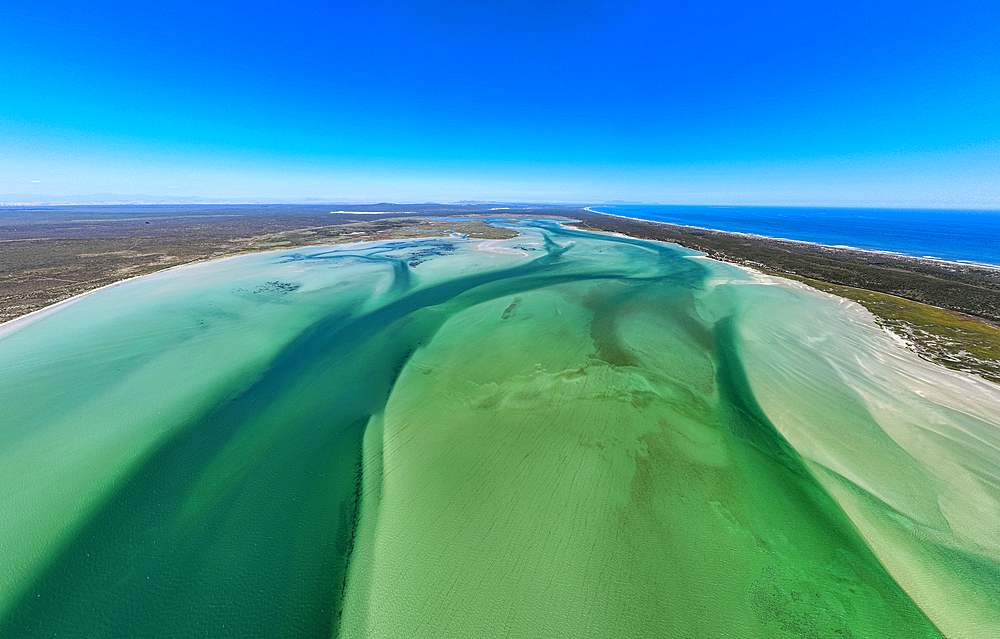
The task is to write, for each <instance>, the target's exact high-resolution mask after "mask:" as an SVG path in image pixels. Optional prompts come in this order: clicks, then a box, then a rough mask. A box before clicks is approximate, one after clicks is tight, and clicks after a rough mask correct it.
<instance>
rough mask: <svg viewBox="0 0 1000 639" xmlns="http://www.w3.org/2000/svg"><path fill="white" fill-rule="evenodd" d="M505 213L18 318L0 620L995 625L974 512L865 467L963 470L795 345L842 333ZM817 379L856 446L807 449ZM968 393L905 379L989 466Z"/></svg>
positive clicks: (12, 348) (817, 301)
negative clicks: (481, 236) (960, 595)
mask: <svg viewBox="0 0 1000 639" xmlns="http://www.w3.org/2000/svg"><path fill="white" fill-rule="evenodd" d="M515 224H516V225H517V226H518V227H519V228H520V229H521V230H522V232H523V235H522V237H520V238H516V239H514V240H507V241H502V242H489V243H485V244H484V243H481V242H478V241H472V240H464V239H457V238H449V239H428V240H419V241H397V242H382V243H372V244H363V245H353V246H342V247H316V248H310V249H302V250H294V251H280V252H274V253H266V254H257V255H251V256H243V257H239V258H233V259H229V260H222V261H219V262H214V263H210V264H205V265H200V266H198V267H194V268H188V269H177V270H174V271H168V272H165V273H161V274H158V275H155V276H151V277H148V278H142V279H140V280H135V281H132V282H128V283H124V284H122V285H119V286H116V287H113V288H110V289H106V290H103V291H100V292H98V293H95V294H93V295H90V296H87V297H84V298H82V299H80V300H78V301H77V302H75V303H73V304H71V305H68V306H66V307H64V308H61V309H58V310H56V311H55V312H53V313H51V314H49V315H46V316H44V317H40V318H37V319H34V320H33V321H22V322H21V323H19V324H14V325H11V326H9V327H8V328H7V330H6V333H5V334H0V407H2V408H3V413H2V416H0V419H2V423H0V428H2V430H0V487H2V489H0V549H2V552H3V555H4V556H5V558H6V560H5V562H4V565H3V566H0V636H4V637H7V636H10V637H34V636H52V635H57V636H79V637H84V636H86V637H92V636H105V637H134V636H150V637H172V636H177V637H192V636H205V637H208V636H211V637H224V636H233V637H237V636H238V637H245V636H302V637H331V636H344V637H388V636H399V637H414V636H428V637H431V636H433V637H444V636H455V637H470V636H484V637H485V636H566V637H570V636H573V637H577V636H594V637H604V636H676V637H687V636H697V637H712V636H718V637H737V636H739V637H745V636H759V637H882V636H886V637H888V636H907V637H923V636H927V637H931V636H941V633H940V631H939V629H938V628H942V627H947V628H949V630H950V633H949V636H976V632H977V631H978V630H982V629H983V625H982V624H983V623H988V620H989V619H990V618H991V616H992V615H995V614H996V613H997V610H998V602H997V594H996V592H995V591H994V592H989V591H988V589H986V590H984V591H983V592H982V593H981V595H979V596H976V597H969V598H966V600H965V601H963V603H962V605H963V606H964V608H963V611H964V612H963V615H962V618H963V619H974V622H965V623H962V622H960V621H961V620H959V622H952V621H950V619H952V618H953V617H954V615H951V616H950V617H949V614H948V612H947V610H946V608H947V606H943V605H942V604H941V602H942V601H943V600H945V599H947V597H949V593H950V592H951V590H950V589H954V588H957V587H961V586H962V585H965V586H970V585H971V587H972V589H978V590H983V588H982V587H981V586H982V584H983V583H986V582H988V580H989V579H990V578H991V577H990V576H991V575H995V574H996V571H997V566H998V563H997V561H996V558H997V556H998V554H997V553H996V552H995V548H994V547H993V546H992V545H991V540H995V537H994V531H993V530H992V529H991V526H992V524H991V523H990V522H989V521H988V517H987V516H986V515H985V514H984V515H981V516H979V517H977V516H975V515H964V516H963V517H964V518H962V519H959V518H956V517H955V516H954V515H952V514H951V513H950V511H949V512H947V513H945V514H942V513H941V512H940V509H939V510H937V511H934V513H933V514H928V513H930V512H931V509H930V508H929V506H926V505H925V504H924V503H923V501H921V500H924V501H926V499H929V497H927V496H926V495H925V494H924V493H923V492H921V494H920V495H915V494H903V493H902V492H900V491H901V490H902V489H900V490H897V491H896V492H892V490H891V488H892V487H891V485H890V484H891V482H888V483H886V482H882V483H880V482H879V481H878V477H879V473H884V474H887V475H891V476H896V475H897V474H898V473H902V475H901V476H903V477H909V478H913V477H918V478H919V479H920V480H921V481H923V482H924V484H922V485H921V491H924V490H936V491H937V494H938V495H944V496H946V497H947V496H949V495H953V493H954V494H958V492H959V489H958V488H954V490H951V492H949V491H948V490H946V488H948V487H947V486H944V484H943V483H942V480H940V479H939V478H937V475H935V472H936V471H935V470H934V468H933V465H934V464H933V459H916V460H914V457H913V456H912V455H903V454H899V453H898V452H897V451H896V449H893V448H892V445H896V446H897V448H898V447H899V445H897V444H895V442H896V441H897V440H899V441H902V439H903V436H902V435H900V433H901V432H911V431H914V432H917V431H919V432H924V430H926V429H924V430H921V429H922V428H923V426H922V424H920V423H912V424H910V425H909V426H908V427H907V426H906V425H905V424H902V425H901V424H897V423H890V420H888V418H887V417H886V416H885V414H883V413H884V412H885V411H883V410H882V408H881V405H880V404H878V403H877V402H875V401H872V400H863V399H858V397H859V393H860V392H861V391H860V390H858V388H859V387H861V386H864V383H863V380H865V379H867V378H866V377H865V372H864V371H870V370H871V368H870V367H869V368H864V362H862V367H861V368H858V364H857V362H858V360H857V358H854V359H853V360H851V358H850V357H848V356H847V355H845V354H844V353H846V352H847V351H845V350H844V349H837V350H836V352H838V353H840V354H841V355H842V356H843V357H844V358H845V362H846V363H845V362H840V363H839V364H838V363H837V362H833V363H831V362H830V361H828V360H829V358H826V359H824V357H821V356H820V355H819V354H817V353H818V351H816V349H815V345H814V344H812V343H811V342H810V339H813V338H815V335H799V334H796V333H795V330H796V327H795V324H796V322H799V324H809V322H812V324H809V325H810V326H812V327H813V328H812V330H813V331H814V332H815V331H820V332H824V331H825V332H824V335H826V334H833V333H836V332H837V331H839V332H840V333H837V335H839V337H837V339H841V340H842V341H843V342H844V344H846V345H847V347H850V348H856V349H857V350H858V352H861V353H871V352H872V345H871V344H869V343H867V342H865V340H866V339H876V340H877V339H878V338H877V337H873V336H872V335H874V333H872V334H869V333H866V332H865V331H866V330H868V328H866V326H865V325H861V324H857V321H856V318H854V319H852V316H850V314H849V313H844V314H843V315H844V316H843V317H841V314H840V309H839V308H838V307H837V305H836V303H835V302H833V301H831V300H829V299H828V298H825V297H822V296H819V295H817V294H814V293H808V292H803V291H798V290H791V289H781V292H780V294H779V293H776V290H777V287H775V286H772V285H768V284H764V283H760V282H757V281H755V280H754V278H753V277H752V276H750V275H748V274H746V273H744V272H742V271H739V270H737V269H734V268H731V267H727V266H724V265H720V264H717V263H713V262H710V261H707V260H704V259H702V258H698V257H695V256H693V254H691V253H689V252H686V251H684V250H681V249H678V248H676V247H671V246H668V245H662V244H657V243H651V242H643V241H639V240H632V239H627V238H617V237H609V236H600V235H594V234H587V233H583V232H578V231H575V230H570V229H566V228H562V227H560V226H558V225H555V224H553V223H548V222H541V221H532V222H524V223H515ZM775 296H777V297H776V298H775ZM817 308H819V309H821V310H820V311H815V310H814V309H817ZM762 309H763V311H762ZM768 309H771V311H773V312H771V313H769V312H767V311H768ZM810 312H813V313H814V314H815V315H816V317H818V318H819V319H816V318H812V319H809V320H808V322H807V321H806V320H801V321H799V319H800V318H798V316H796V315H795V313H800V314H801V313H806V314H808V313H810ZM810 317H812V316H810ZM845 318H846V319H845ZM852 322H854V323H852ZM772 324H773V327H772V326H770V325H772ZM786 324H790V325H792V326H791V327H790V328H782V327H784V326H785V325H786ZM817 327H819V328H817ZM772 328H773V330H772ZM800 328H801V327H800ZM841 333H842V335H841ZM858 335H862V336H863V338H859V337H857V336H858ZM768 339H772V340H784V341H783V342H782V344H781V345H780V346H778V347H774V349H778V350H774V349H771V347H770V346H768V347H767V348H765V347H764V346H762V345H763V344H764V343H765V342H766V341H767V340H768ZM852 340H853V341H852ZM878 346H879V347H880V348H886V349H889V350H888V351H887V352H892V353H895V351H893V350H892V348H893V347H894V345H893V344H891V343H886V344H881V343H879V344H878ZM847 347H845V348H847ZM779 350H780V352H779ZM847 350H849V348H847ZM795 358H799V359H801V360H802V361H799V360H796V359H795ZM884 359H885V358H884V357H883V358H882V360H884ZM882 360H880V361H882ZM809 361H812V362H813V363H814V365H815V369H816V370H815V371H810V370H809V369H808V367H809V364H808V362H809ZM850 361H854V362H855V363H854V364H850ZM803 362H806V363H803ZM904 365H905V366H909V365H910V363H909V360H906V361H904V362H902V363H901V364H900V363H896V365H894V366H892V367H890V368H892V370H896V369H903V368H905V366H904ZM838 366H839V368H838ZM850 366H854V367H855V368H853V369H850V370H849V371H847V369H848V368H849V367H850ZM886 366H889V365H888V364H886ZM772 369H773V370H772ZM761 371H766V372H767V374H762V372H761ZM845 371H847V372H848V373H850V374H851V375H854V376H855V377H854V378H852V377H851V375H849V374H847V373H845ZM858 371H861V372H858ZM908 379H909V378H907V379H902V380H900V379H889V378H888V377H885V376H884V375H880V376H875V378H874V379H873V381H872V382H871V385H872V386H873V387H877V389H879V390H878V392H879V393H885V394H887V395H888V396H893V397H897V398H898V397H899V396H900V392H898V388H908V387H907V386H906V385H907V384H911V381H912V380H910V381H907V380H908ZM859 380H860V381H859ZM894 385H895V386H894ZM911 385H912V384H911ZM824 388H829V389H830V394H829V397H839V396H842V397H843V398H845V399H843V400H842V401H838V402H834V403H835V404H839V405H842V406H843V411H842V417H841V421H842V422H844V424H845V425H842V426H838V427H839V428H841V430H843V431H844V433H841V435H844V434H845V433H847V435H849V436H850V437H856V438H857V441H863V440H864V439H863V438H867V439H868V440H871V441H879V442H890V443H883V444H881V446H882V448H881V449H878V451H879V454H880V455H882V456H881V457H879V456H878V455H870V456H868V457H867V461H865V459H864V457H865V456H864V455H859V454H858V452H857V450H855V448H852V447H851V446H848V445H846V444H844V442H845V441H848V440H847V439H846V438H845V437H841V439H839V440H837V441H839V442H840V446H839V447H837V446H834V445H833V444H832V443H830V442H825V444H824V445H823V446H820V445H819V444H817V437H818V438H819V439H822V438H823V437H824V436H825V435H810V433H812V431H811V430H810V428H811V427H810V424H815V425H816V427H817V428H824V429H826V430H825V431H824V432H827V431H828V429H829V425H828V424H827V422H829V421H831V419H833V420H834V421H836V420H837V418H836V415H837V414H838V413H837V411H838V409H837V406H836V405H835V406H833V407H831V408H829V410H825V411H824V412H823V413H822V414H819V415H812V414H809V411H808V407H809V406H815V405H818V404H817V403H816V402H804V401H803V398H805V397H807V396H808V395H809V393H819V394H820V395H823V391H822V389H824ZM894 388H895V389H897V392H896V394H895V395H893V389H894ZM818 389H819V390H818ZM907 392H908V393H910V395H913V393H915V392H916V391H914V390H913V389H909V390H907ZM978 392H981V393H982V394H983V397H985V399H983V400H982V402H980V403H981V404H982V406H984V407H985V408H982V409H981V411H980V413H977V415H976V417H975V418H976V419H978V420H979V421H978V422H976V424H978V426H977V425H975V424H974V425H970V424H969V423H966V422H965V421H963V420H964V419H966V417H967V416H968V411H965V412H961V411H958V413H956V410H957V409H956V408H955V407H954V401H952V400H953V398H952V397H951V396H948V397H940V398H936V399H935V398H928V397H927V393H923V394H917V395H913V397H917V398H919V399H920V401H923V402H930V403H931V404H933V406H935V407H937V410H938V411H939V413H940V415H942V416H941V417H940V419H936V421H935V424H936V428H937V431H936V432H943V431H942V429H944V430H947V428H948V425H949V424H952V425H953V429H954V431H955V432H966V431H967V430H968V429H969V428H973V427H975V428H979V429H980V430H981V431H982V432H979V433H978V437H979V439H978V441H985V442H986V444H984V447H983V448H982V449H980V450H979V451H978V452H977V451H975V450H973V451H971V452H969V451H966V452H964V453H963V452H962V451H961V450H957V449H949V450H953V453H954V455H955V456H956V459H958V458H962V457H961V455H963V454H964V455H966V457H964V458H962V459H966V458H972V457H976V455H978V456H979V457H976V459H978V460H979V461H977V462H976V463H979V464H981V465H983V466H984V467H988V462H989V461H990V460H991V459H992V457H991V455H993V454H994V453H995V451H993V449H992V448H990V446H992V441H993V440H992V439H990V437H993V436H994V435H993V431H992V430H990V429H991V428H994V429H995V427H996V424H997V423H1000V422H996V421H992V420H993V419H994V417H995V412H990V411H991V408H990V407H991V406H992V402H993V401H994V396H993V395H990V393H991V392H994V391H993V390H991V388H989V387H984V388H983V389H980V390H979V391H978ZM838 394H839V395H838ZM907 396H909V395H907ZM916 401H917V400H916V399H915V400H914V402H916ZM918 404H919V402H918V403H917V404H914V405H913V406H912V407H911V406H910V405H907V406H906V407H903V408H900V409H899V410H903V411H904V412H905V410H912V411H913V413H914V414H917V413H918V412H920V411H923V410H924V409H925V408H926V406H923V407H922V405H918ZM897 408H898V407H897ZM899 410H897V411H895V412H893V411H888V412H889V413H892V414H893V415H898V414H899ZM829 411H833V414H834V417H830V415H829ZM948 411H951V413H949V412H948ZM952 413H956V414H959V413H960V415H965V416H966V417H955V416H954V415H953V414H952ZM949 415H951V416H950V417H949ZM915 419H918V418H915ZM949 419H950V420H951V421H950V422H949V421H948V420H949ZM810 420H811V421H810ZM906 428H909V429H910V431H906ZM851 429H853V430H851ZM847 431H850V432H849V433H848V432H847ZM948 432H950V431H948ZM984 433H985V434H984ZM880 438H881V439H880ZM890 444H891V445H890ZM956 450H957V452H955V451H956ZM983 450H986V451H987V452H986V453H983V452H982V451H983ZM979 458H982V459H979ZM887 464H888V465H889V466H888V467H887ZM963 468H964V471H959V472H965V473H966V476H972V477H974V478H975V479H972V480H969V481H975V482H978V483H977V484H976V486H977V487H978V488H979V490H980V497H982V495H983V494H985V495H986V497H987V498H990V499H994V498H995V497H996V490H995V489H996V485H995V484H992V483H991V482H990V481H989V479H988V478H987V479H986V480H983V478H982V472H986V471H983V470H982V468H979V467H976V466H975V464H973V463H971V462H970V463H967V464H965V466H964V467H963ZM896 469H898V473H897V470H896ZM977 470H978V471H979V474H976V473H975V472H974V471H977ZM866 473H867V474H866ZM939 474H942V475H943V476H947V477H949V478H952V479H950V480H949V481H951V482H952V483H951V484H950V485H951V486H957V485H958V483H959V481H960V480H958V479H954V477H955V475H956V471H955V470H954V468H953V467H952V466H949V467H948V468H947V469H946V470H945V471H941V473H939ZM866 482H867V483H866ZM897 483H899V484H900V485H902V484H903V483H905V482H904V481H903V480H897ZM876 486H878V487H879V488H883V487H887V488H884V490H882V491H881V492H880V490H878V489H876ZM887 491H888V492H887ZM983 491H985V493H984V492H983ZM991 491H992V492H991ZM890 492H891V493H892V494H891V495H890V494H889V493H890ZM904 492H905V491H904ZM893 500H895V501H893ZM963 512H964V511H963ZM901 513H902V514H903V515H906V516H907V517H909V516H911V515H912V516H913V517H923V518H924V519H921V520H919V522H918V523H919V524H920V525H922V526H924V527H925V528H927V530H932V529H933V530H936V531H938V534H937V536H934V537H933V538H930V537H928V535H927V534H925V532H924V530H923V529H919V530H918V529H917V528H914V525H910V523H912V522H913V521H915V520H914V519H912V518H911V519H905V518H904V519H901V518H900V517H901ZM933 517H937V518H938V519H933ZM907 522H910V523H907ZM908 526H909V527H908ZM935 526H936V527H935ZM897 537H899V538H901V539H902V540H903V541H900V542H899V543H893V544H888V543H885V540H886V539H895V538H897ZM892 548H903V549H904V550H902V551H898V552H894V551H892V550H891V549H892ZM887 549H889V550H887ZM966 613H968V614H966ZM969 615H971V616H969ZM977 615H978V616H977ZM983 620H985V621H983ZM951 630H953V632H951ZM981 636H987V635H981Z"/></svg>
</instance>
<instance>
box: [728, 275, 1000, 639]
mask: <svg viewBox="0 0 1000 639" xmlns="http://www.w3.org/2000/svg"><path fill="white" fill-rule="evenodd" d="M770 283H771V284H772V286H770V287H769V288H767V289H766V291H765V293H766V294H764V295H761V294H760V293H758V292H756V291H754V292H752V293H751V294H749V295H746V294H744V290H743V289H742V288H740V287H739V286H733V287H732V288H733V290H734V291H735V295H734V296H735V297H736V298H738V299H739V302H738V306H739V308H740V310H739V311H738V312H739V316H740V323H739V326H740V335H741V351H742V352H743V355H744V359H745V361H746V362H747V371H748V376H749V378H750V380H751V383H752V387H753V390H754V393H755V395H756V396H757V398H758V401H759V402H760V403H761V405H762V406H763V408H764V410H765V411H766V412H767V413H768V415H769V417H770V418H771V420H772V421H773V422H774V424H775V425H776V426H777V428H778V429H779V430H780V431H781V432H782V434H783V435H784V436H785V437H786V438H787V439H788V441H789V442H790V443H791V444H792V445H793V446H794V447H795V448H796V450H798V451H799V452H800V453H801V454H802V455H803V456H804V457H805V458H806V459H808V460H809V461H810V463H811V466H812V467H813V468H814V469H815V471H816V476H817V477H818V478H819V479H820V481H821V482H822V483H823V484H824V485H825V486H826V487H827V488H828V489H829V490H830V491H831V493H832V494H833V495H834V496H835V497H836V498H837V499H838V501H839V502H840V503H841V504H842V505H843V507H844V508H845V510H847V512H848V513H849V514H850V515H851V517H852V519H854V520H855V522H856V523H857V525H858V526H859V528H860V530H861V531H862V533H864V534H865V536H866V538H867V539H868V541H869V543H871V544H872V546H873V547H874V548H875V550H876V552H877V553H878V555H879V557H880V558H881V559H882V560H883V561H884V562H885V563H886V565H887V567H888V568H889V570H890V572H892V573H893V574H894V575H895V576H896V578H897V579H898V580H899V581H900V583H901V584H902V585H903V586H904V587H905V588H906V589H907V591H908V592H909V593H910V594H911V596H912V597H913V598H914V599H915V600H916V601H917V603H918V604H919V605H920V606H921V607H922V608H923V609H924V610H925V611H926V612H927V614H928V615H929V616H930V617H931V619H932V620H934V621H935V623H936V624H937V625H938V626H939V627H940V628H941V629H942V630H944V631H945V632H946V634H948V636H954V637H983V636H989V634H990V633H991V632H992V631H994V630H995V629H996V627H997V623H998V620H1000V587H998V586H997V584H998V583H1000V524H998V523H997V518H996V514H997V513H1000V470H998V469H1000V387H998V386H997V385H995V384H991V383H990V382H986V381H983V380H981V379H979V378H976V377H972V376H969V375H964V374H958V373H955V372H953V371H949V370H947V369H944V368H941V367H939V366H935V365H934V364H931V363H929V362H926V361H924V360H921V359H919V358H918V357H916V356H915V355H913V354H912V353H910V352H909V351H907V350H905V349H904V348H902V347H901V346H900V345H899V344H898V341H896V340H894V339H892V337H891V336H890V335H888V334H887V333H886V332H885V331H882V330H881V329H880V328H879V327H878V326H877V325H875V323H874V321H873V320H872V318H871V316H870V315H868V313H867V312H866V311H864V309H862V308H860V307H859V306H857V305H854V304H850V303H845V302H844V301H843V300H840V299H838V298H832V297H829V296H826V295H824V294H821V293H817V292H813V291H810V290H803V289H802V287H800V286H798V285H795V284H791V283H787V282H785V281H784V280H778V279H776V278H773V279H770ZM776 315H777V316H781V317H782V318H786V319H787V321H782V322H781V323H780V324H776V323H775V322H774V321H773V318H774V317H775V316H776ZM942 595H944V596H942Z"/></svg>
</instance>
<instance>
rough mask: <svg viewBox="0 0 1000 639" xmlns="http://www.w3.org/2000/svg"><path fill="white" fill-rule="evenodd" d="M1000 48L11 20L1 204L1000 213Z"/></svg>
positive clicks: (563, 6) (905, 9) (650, 22)
mask: <svg viewBox="0 0 1000 639" xmlns="http://www.w3.org/2000/svg"><path fill="white" fill-rule="evenodd" d="M132 5H134V6H132ZM139 5H142V6H139ZM998 33H1000V8H998V7H997V6H996V3H995V0H992V1H991V2H986V1H982V2H980V1H970V2H963V1H962V0H958V1H957V2H952V3H949V4H947V5H945V3H941V2H920V1H919V0H918V1H911V2H897V1H894V0H890V1H885V2H854V1H852V0H843V1H839V2H832V1H831V2H825V1H824V2H812V3H808V2H801V1H800V2H784V1H780V2H768V1H767V0H764V1H762V2H756V3H747V2H742V3H734V2H723V1H712V0H708V1H703V2H698V3H691V2H683V3H682V2H670V1H660V2H652V1H646V0H619V1H618V2H614V3H610V2H603V1H598V0H578V1H577V2H572V3H571V2H564V1H549V2H546V1H544V0H534V1H528V0H505V1H504V0H495V1H493V2H490V3H475V2H468V1H466V2H458V1H457V0H438V1H436V2H429V1H423V0H417V1H410V2H407V1H403V0H372V1H369V2H357V3H343V2H337V1H332V2H323V3H318V2H317V3H300V2H294V1H289V0H285V1H282V2H254V1H250V2H243V3H239V4H237V3H232V4H229V3H217V4H215V5H212V4H211V3H208V4H206V3H194V2H187V1H181V0H166V1H164V2H161V3H159V4H156V5H152V4H147V3H121V2H117V1H116V2H107V1H105V0H95V1H93V2H89V3H79V2H65V3H59V2H45V1H44V0H43V1H41V2H38V1H35V2H26V1H23V0H7V1H6V2H4V3H3V7H2V8H0V194H3V193H15V194H47V195H73V194H91V193H99V192H110V193H123V194H131V193H135V194H139V193H142V194H150V195H161V196H174V195H176V196H177V197H182V196H194V195H197V196H203V197H212V198H269V199H289V200H292V199H299V198H307V197H315V198H325V199H330V200H337V201H384V200H393V201H411V202H412V201H428V200H435V201H456V200H478V199H483V200H506V201H537V202H553V201H561V202H588V203H598V202H603V201H606V200H615V199H617V200H635V201H646V202H660V203H676V204H685V203H689V204H701V203H716V204H735V203H748V204H819V205H855V206H931V207H938V206H940V207H970V208H973V207H974V208H980V207H987V208H1000V37H998V36H997V34H998Z"/></svg>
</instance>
